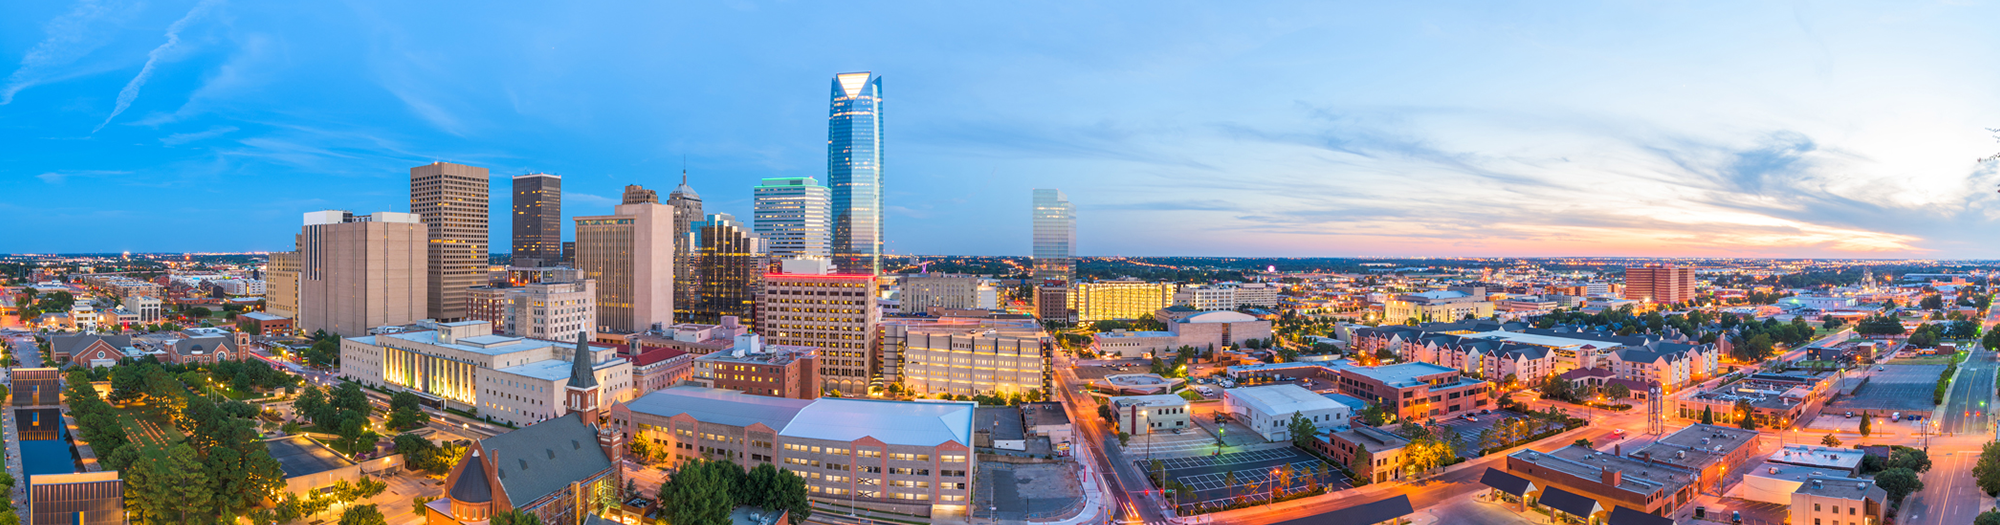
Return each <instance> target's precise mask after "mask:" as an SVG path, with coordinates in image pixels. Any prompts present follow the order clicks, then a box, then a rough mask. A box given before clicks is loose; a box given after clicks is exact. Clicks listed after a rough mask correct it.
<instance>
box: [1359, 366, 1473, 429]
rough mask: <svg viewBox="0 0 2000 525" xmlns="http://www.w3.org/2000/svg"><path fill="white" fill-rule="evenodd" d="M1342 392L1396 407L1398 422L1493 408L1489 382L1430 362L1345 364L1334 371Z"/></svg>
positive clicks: (1443, 416)
mask: <svg viewBox="0 0 2000 525" xmlns="http://www.w3.org/2000/svg"><path fill="white" fill-rule="evenodd" d="M1336 373H1337V374H1338V377H1337V378H1336V379H1335V381H1334V382H1335V383H1337V384H1338V385H1339V388H1340V391H1341V393H1344V394H1347V395H1349V396H1353V397H1355V398H1358V399H1362V400H1365V401H1371V402H1374V403H1379V404H1381V405H1382V406H1384V407H1396V418H1397V420H1398V421H1427V420H1433V419H1444V418H1451V417H1457V416H1459V415H1462V414H1464V413H1466V412H1471V411H1475V410H1481V409H1488V408H1492V407H1493V400H1492V395H1493V388H1492V384H1491V383H1488V382H1486V381H1482V380H1477V379H1467V378H1465V377H1464V376H1463V373H1462V372H1460V371H1458V370H1457V369H1454V368H1450V367H1446V366H1439V365H1434V364H1430V363H1402V364H1395V365H1388V366H1378V367H1372V368H1370V367H1344V368H1340V369H1338V370H1337V371H1336Z"/></svg>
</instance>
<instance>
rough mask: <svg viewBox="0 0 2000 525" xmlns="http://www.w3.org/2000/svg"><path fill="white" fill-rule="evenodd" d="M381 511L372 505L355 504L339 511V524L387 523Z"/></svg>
mask: <svg viewBox="0 0 2000 525" xmlns="http://www.w3.org/2000/svg"><path fill="white" fill-rule="evenodd" d="M388 524H389V520H388V519H387V518H384V517H382V511H380V510H376V509H375V506H374V505H355V506H352V507H348V508H347V510H344V511H341V512H340V525H388Z"/></svg>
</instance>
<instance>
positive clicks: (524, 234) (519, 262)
mask: <svg viewBox="0 0 2000 525" xmlns="http://www.w3.org/2000/svg"><path fill="white" fill-rule="evenodd" d="M513 249H514V251H513V254H514V262H513V265H514V266H528V267H533V266H553V265H555V264H556V263H558V262H561V261H562V177H559V176H555V175H550V174H547V173H530V174H527V175H520V176H517V177H514V248H513Z"/></svg>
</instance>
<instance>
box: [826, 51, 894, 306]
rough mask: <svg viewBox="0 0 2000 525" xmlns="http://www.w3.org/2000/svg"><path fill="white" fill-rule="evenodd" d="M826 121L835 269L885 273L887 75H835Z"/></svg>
mask: <svg viewBox="0 0 2000 525" xmlns="http://www.w3.org/2000/svg"><path fill="white" fill-rule="evenodd" d="M832 106H833V107H832V109H831V114H830V115H829V116H828V118H827V120H828V122H827V140H826V180H827V184H828V185H830V186H832V188H831V189H832V190H833V191H832V196H833V204H832V213H833V246H832V251H833V266H834V269H835V270H837V271H839V272H840V273H844V274H866V275H879V274H881V273H882V77H880V76H877V75H875V74H874V73H869V72H860V73H841V74H839V75H835V76H834V77H833V104H832Z"/></svg>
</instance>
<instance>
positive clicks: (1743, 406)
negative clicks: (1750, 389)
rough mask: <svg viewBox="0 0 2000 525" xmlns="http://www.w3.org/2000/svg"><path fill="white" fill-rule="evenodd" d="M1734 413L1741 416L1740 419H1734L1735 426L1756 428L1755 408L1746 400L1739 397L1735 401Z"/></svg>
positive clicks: (1749, 428) (1748, 428)
mask: <svg viewBox="0 0 2000 525" xmlns="http://www.w3.org/2000/svg"><path fill="white" fill-rule="evenodd" d="M1736 413H1737V414H1740V417H1742V419H1739V420H1737V421H1736V426H1739V427H1743V428H1744V429H1747V430H1756V429H1757V410H1756V409H1755V408H1753V407H1751V406H1750V402H1749V401H1748V400H1741V399H1739V400H1737V401H1736Z"/></svg>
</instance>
